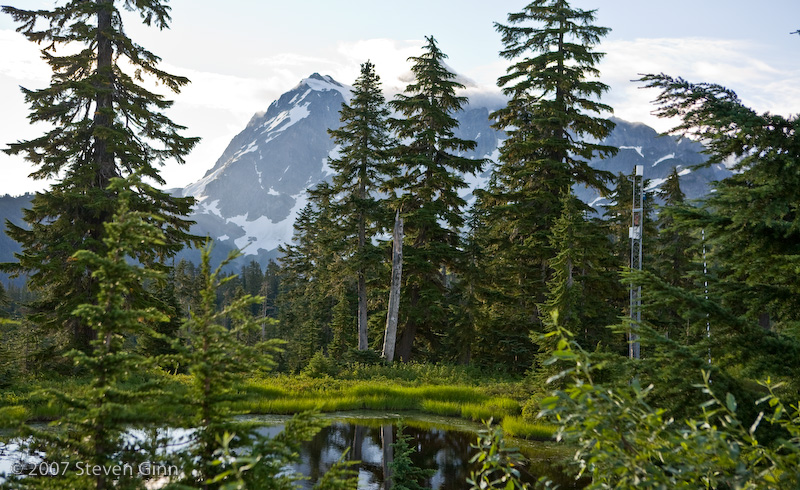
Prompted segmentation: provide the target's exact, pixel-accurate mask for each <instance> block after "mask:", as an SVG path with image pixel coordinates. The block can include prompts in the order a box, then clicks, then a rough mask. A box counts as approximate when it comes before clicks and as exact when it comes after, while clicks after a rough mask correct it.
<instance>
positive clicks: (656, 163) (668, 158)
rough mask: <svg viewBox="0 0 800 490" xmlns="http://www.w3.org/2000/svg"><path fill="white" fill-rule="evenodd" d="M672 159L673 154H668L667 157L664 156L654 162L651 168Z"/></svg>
mask: <svg viewBox="0 0 800 490" xmlns="http://www.w3.org/2000/svg"><path fill="white" fill-rule="evenodd" d="M673 158H675V154H674V153H670V154H669V155H665V156H663V157H661V158H659V159H658V160H656V162H655V163H654V164H653V166H654V167H655V166H656V165H658V164H659V163H661V162H663V161H666V160H672V159H673Z"/></svg>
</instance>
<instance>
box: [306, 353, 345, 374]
mask: <svg viewBox="0 0 800 490" xmlns="http://www.w3.org/2000/svg"><path fill="white" fill-rule="evenodd" d="M300 372H301V373H302V374H304V375H306V376H309V377H311V378H322V377H326V376H335V375H336V374H337V373H338V372H339V366H337V365H336V363H335V362H334V361H333V360H331V359H330V358H329V357H328V356H326V355H325V354H324V353H323V352H322V351H321V350H319V351H317V352H316V353H315V354H314V355H313V356H311V359H310V360H309V361H308V364H307V365H306V367H304V368H303V369H302V370H301V371H300Z"/></svg>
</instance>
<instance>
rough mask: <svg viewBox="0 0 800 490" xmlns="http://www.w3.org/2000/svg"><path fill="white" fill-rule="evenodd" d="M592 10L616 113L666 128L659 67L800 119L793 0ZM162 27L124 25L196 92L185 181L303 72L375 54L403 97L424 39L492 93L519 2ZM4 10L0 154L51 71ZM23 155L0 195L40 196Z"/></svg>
mask: <svg viewBox="0 0 800 490" xmlns="http://www.w3.org/2000/svg"><path fill="white" fill-rule="evenodd" d="M7 1H8V3H10V4H12V5H14V6H16V7H19V8H49V7H51V6H52V5H53V3H54V2H53V0H7ZM571 4H572V5H573V6H574V7H579V8H583V9H597V11H598V12H597V14H598V21H597V24H598V25H602V26H606V27H610V28H611V29H612V31H611V33H610V34H609V36H607V38H606V39H605V40H604V41H603V43H602V44H601V45H600V46H599V50H601V51H604V52H606V53H607V56H606V57H605V59H604V60H603V62H602V63H601V64H600V69H601V71H602V77H601V80H602V81H604V82H605V83H607V84H608V85H610V86H611V91H610V92H609V93H608V94H607V95H606V97H605V98H604V99H603V101H604V102H606V103H608V104H610V105H611V106H613V107H614V109H615V114H616V115H617V116H618V117H621V118H623V119H628V120H631V121H642V122H645V123H647V124H650V125H652V126H654V127H656V128H657V129H659V130H666V129H667V128H668V127H669V126H670V123H669V122H667V121H658V120H656V119H654V118H653V117H652V116H651V115H650V111H651V110H652V106H651V105H650V104H649V102H650V101H651V100H652V99H653V98H654V97H655V95H656V94H655V93H651V92H648V91H646V90H641V89H639V88H638V87H637V84H635V83H632V82H631V80H633V79H635V78H637V74H639V73H646V72H665V73H668V74H671V75H676V76H683V77H684V78H687V79H689V80H692V81H698V82H699V81H707V82H715V83H720V84H722V85H726V86H728V87H729V88H731V89H733V90H735V91H737V93H738V94H739V95H740V96H741V97H742V99H743V101H744V102H745V103H746V104H748V105H750V106H751V107H753V108H755V109H756V110H758V111H772V112H776V113H781V114H785V115H788V114H796V113H798V112H800V83H798V82H800V61H798V60H800V36H799V35H796V34H795V35H790V34H789V33H790V32H791V31H795V30H797V29H800V1H798V0H765V1H763V2H759V3H758V5H757V6H756V3H755V2H752V1H747V2H745V1H743V0H670V1H663V2H643V1H641V0H573V1H572V2H571ZM170 5H171V6H172V9H173V10H172V16H173V22H172V28H171V29H170V30H167V31H158V30H156V29H153V28H147V27H144V26H141V25H139V24H137V23H136V22H134V21H135V19H134V18H133V17H131V18H130V19H128V22H127V23H126V30H127V32H128V34H129V35H130V36H131V37H132V38H133V39H134V40H135V41H137V42H139V43H140V44H142V45H144V46H145V47H147V48H149V49H150V50H152V51H153V52H155V53H156V54H158V55H159V56H161V57H162V59H163V63H162V67H163V68H165V69H167V70H168V71H171V72H173V73H176V74H180V75H185V76H187V77H189V78H190V79H191V80H192V85H190V86H189V87H187V88H186V89H185V90H184V91H183V92H182V93H181V94H179V95H176V96H172V95H170V98H172V99H174V100H175V101H176V103H175V106H174V107H173V108H172V109H171V110H170V111H169V113H168V114H169V115H170V117H172V118H173V119H174V120H175V121H176V122H178V123H181V124H184V125H186V126H188V127H189V129H188V130H187V131H186V134H187V135H192V136H201V137H202V138H203V142H202V143H201V145H199V146H198V148H197V149H196V150H195V151H194V152H193V153H192V154H191V155H189V157H188V158H187V164H186V165H183V166H180V165H177V164H169V165H167V166H166V167H165V168H164V169H163V170H162V175H163V176H164V177H165V178H166V180H167V181H168V185H169V186H184V185H186V184H189V183H191V182H193V181H195V180H197V179H199V178H200V177H202V175H203V173H205V171H206V170H208V169H209V168H211V166H212V165H213V164H214V162H215V161H216V159H217V158H218V157H219V155H220V154H221V153H222V150H223V149H224V148H225V146H226V145H227V143H228V142H229V141H230V139H231V138H232V137H233V136H234V135H235V134H236V133H238V132H239V131H241V130H242V129H243V128H244V126H245V124H246V123H247V121H248V120H249V119H250V117H251V116H252V114H253V113H255V112H257V111H261V110H264V109H266V107H267V106H268V105H269V103H270V102H271V101H272V100H274V99H275V98H277V97H278V96H279V95H280V94H281V93H283V92H285V91H287V90H289V89H291V88H292V87H293V86H294V85H296V84H297V83H298V82H299V81H300V80H301V79H302V78H304V77H306V76H308V75H310V74H311V73H313V72H319V73H322V74H328V75H331V76H333V77H334V78H335V79H337V80H339V81H340V82H343V83H347V84H350V83H352V81H353V79H354V78H355V77H356V76H357V74H358V67H359V64H360V63H361V62H363V61H365V60H366V59H371V60H372V61H373V63H375V64H376V67H377V69H378V72H379V74H381V77H382V78H383V81H384V88H385V89H386V90H387V91H388V92H396V91H399V90H402V87H403V86H404V82H403V81H402V80H401V79H402V78H403V75H404V74H406V73H407V71H408V67H409V65H408V63H407V62H406V61H405V60H406V58H407V57H408V56H413V55H416V54H418V53H419V48H420V46H421V45H422V43H423V38H424V36H425V35H430V34H432V35H434V36H435V37H436V39H437V40H438V41H439V44H440V47H441V48H442V50H443V51H444V52H445V53H447V54H448V56H449V60H448V63H449V65H450V66H451V68H452V69H454V70H455V71H457V72H458V73H459V74H461V75H463V76H465V77H467V78H468V79H469V80H471V82H472V86H471V87H470V90H469V91H468V95H471V96H481V95H486V94H489V95H492V94H496V93H497V87H496V86H495V81H496V79H497V77H498V76H499V75H501V74H502V73H503V72H504V70H505V68H506V66H507V64H508V63H507V62H506V61H504V60H501V59H500V58H499V57H498V55H497V52H498V51H499V50H500V49H501V47H502V46H501V45H500V37H499V35H498V34H497V33H496V32H495V30H494V27H493V23H494V22H503V21H505V19H506V16H507V14H508V12H513V11H518V10H520V9H521V8H522V7H523V6H524V5H525V2H518V1H509V0H500V1H498V0H495V1H489V0H458V1H456V0H425V1H422V0H404V1H403V2H396V1H385V0H337V1H332V0H306V1H304V2H292V3H290V2H286V1H282V2H276V1H265V0H228V1H226V2H220V1H219V0H172V1H171V2H170ZM14 27H15V26H14V25H13V23H12V22H11V19H10V17H8V16H0V94H2V100H3V110H2V111H0V147H4V146H5V144H7V143H9V142H13V141H16V140H18V139H24V138H30V137H34V136H36V135H38V134H40V133H41V132H42V131H43V128H41V127H38V128H37V127H31V126H29V125H27V120H26V119H25V116H26V114H27V112H28V110H27V107H26V106H25V104H24V101H23V98H22V94H21V93H20V92H19V89H18V86H19V85H23V86H25V87H28V88H39V87H44V86H46V85H47V83H48V79H49V73H48V71H47V67H46V66H45V65H44V63H43V62H41V61H40V60H38V54H37V51H36V48H35V47H34V46H31V45H30V43H27V42H26V41H25V40H24V39H23V38H22V36H21V35H19V34H16V33H14V31H13V29H14ZM30 171H31V169H30V167H28V166H27V164H26V163H25V162H23V161H21V160H20V159H19V158H12V157H9V156H7V155H5V154H2V155H0V175H2V178H0V194H3V193H10V194H20V193H22V192H25V191H33V190H41V189H43V188H45V187H46V186H47V183H46V182H35V181H32V180H30V179H28V178H27V177H26V175H27V174H28V173H30Z"/></svg>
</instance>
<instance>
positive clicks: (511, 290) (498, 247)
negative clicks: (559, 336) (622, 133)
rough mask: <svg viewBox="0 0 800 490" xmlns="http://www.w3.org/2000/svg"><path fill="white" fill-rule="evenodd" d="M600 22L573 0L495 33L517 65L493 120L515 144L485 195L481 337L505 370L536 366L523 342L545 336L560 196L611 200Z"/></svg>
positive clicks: (535, 6) (538, 8)
mask: <svg viewBox="0 0 800 490" xmlns="http://www.w3.org/2000/svg"><path fill="white" fill-rule="evenodd" d="M594 18H595V15H594V11H584V10H580V9H573V8H571V7H570V5H569V3H568V2H567V1H565V0H536V1H534V2H531V3H530V4H528V5H527V6H526V7H525V8H524V9H523V10H522V11H521V12H518V13H512V14H509V16H508V22H509V24H508V25H504V24H495V27H496V29H497V30H498V31H499V32H500V34H501V35H502V39H503V44H504V46H505V47H504V49H503V50H502V51H501V52H500V55H501V56H502V57H504V58H506V59H508V60H510V61H512V65H511V66H510V67H509V68H508V69H507V73H506V74H505V75H503V76H502V77H500V78H499V80H498V85H499V86H501V87H503V93H504V94H506V95H507V96H508V97H509V98H510V100H509V102H508V104H507V105H506V107H504V108H502V109H500V110H498V111H497V112H495V113H493V114H492V116H491V117H492V118H493V119H495V120H496V121H497V122H496V124H495V127H496V128H497V129H500V130H503V131H505V132H506V133H507V136H508V138H507V139H505V140H504V141H503V144H502V146H501V148H500V157H499V162H498V164H497V166H496V167H495V169H494V173H493V175H492V178H491V180H490V184H489V188H488V189H487V191H486V192H483V193H481V195H480V196H479V205H480V206H482V207H483V208H484V217H483V225H482V226H481V237H480V240H481V242H482V243H483V244H484V247H485V248H486V254H485V257H486V261H485V263H484V264H482V266H481V268H482V269H483V270H484V271H485V273H484V276H485V284H484V285H483V286H482V288H481V293H480V294H481V301H482V302H483V303H484V305H485V310H486V311H485V313H484V314H483V315H482V316H483V320H482V321H483V324H482V325H481V326H480V329H479V331H480V338H481V341H482V342H481V343H482V344H484V347H485V349H486V353H487V355H488V354H489V353H491V355H492V356H494V357H498V356H499V357H500V358H502V359H503V361H504V362H505V363H507V364H509V363H512V362H518V361H519V360H520V357H522V358H523V359H530V356H531V355H532V353H533V351H534V349H533V346H532V345H531V344H530V342H526V341H524V338H525V337H527V335H528V332H529V331H531V330H532V329H533V330H538V329H539V325H540V324H539V316H540V315H539V312H538V311H537V308H536V305H537V304H542V303H543V302H544V299H545V297H544V295H545V291H546V290H547V281H548V280H549V278H550V277H549V276H550V274H549V271H548V262H549V261H550V260H551V258H552V257H553V256H554V255H555V251H554V250H552V248H551V246H550V235H551V229H552V227H553V224H554V222H555V221H556V219H558V217H559V216H560V215H561V212H562V209H561V202H560V198H561V196H563V195H565V194H566V193H567V192H568V191H569V189H570V188H572V187H573V186H574V185H584V186H588V187H591V188H595V189H598V190H600V191H601V192H606V187H605V182H606V181H607V180H608V178H609V177H610V175H609V174H608V173H607V172H601V171H597V170H594V169H593V168H592V167H591V166H590V165H589V160H591V159H592V158H593V157H595V156H597V155H600V156H606V155H609V154H613V153H614V152H615V149H614V148H611V147H608V146H604V145H601V144H597V143H594V142H593V141H599V140H602V139H603V138H604V137H606V136H608V134H609V133H610V132H611V130H612V128H613V126H614V125H613V123H612V122H611V121H609V120H608V119H604V118H602V117H599V116H598V115H597V114H599V113H603V112H610V111H611V108H610V107H609V106H607V105H605V104H602V103H600V102H598V101H596V100H595V99H597V98H599V97H600V96H601V95H602V94H603V93H604V92H605V91H606V90H607V89H608V87H607V86H606V85H605V84H603V83H600V82H599V81H596V80H593V78H594V77H597V76H598V74H599V72H598V70H597V68H596V67H595V65H596V64H597V62H598V61H599V60H600V58H601V57H602V53H598V52H596V51H594V49H593V47H594V45H596V44H597V43H598V42H599V41H600V39H601V38H602V37H603V36H604V35H605V34H606V33H607V32H608V29H607V28H604V27H597V26H595V25H593V23H592V22H593V21H594ZM531 22H533V23H535V24H536V25H535V26H529V25H527V24H528V23H531ZM583 210H585V211H589V208H588V207H584V209H583ZM583 210H582V211H583ZM520 339H523V340H520ZM507 346H513V348H514V350H508V348H507ZM523 364H525V363H523Z"/></svg>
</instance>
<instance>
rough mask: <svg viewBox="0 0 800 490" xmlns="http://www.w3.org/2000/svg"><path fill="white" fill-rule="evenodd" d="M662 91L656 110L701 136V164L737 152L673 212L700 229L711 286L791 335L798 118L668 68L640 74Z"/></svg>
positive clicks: (686, 225) (751, 316) (795, 318)
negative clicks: (704, 153)
mask: <svg viewBox="0 0 800 490" xmlns="http://www.w3.org/2000/svg"><path fill="white" fill-rule="evenodd" d="M642 80H643V81H644V82H646V84H647V86H648V87H654V88H658V89H660V90H661V94H660V95H659V96H658V98H657V99H656V102H657V104H658V106H659V108H658V110H657V114H658V115H659V116H663V117H674V116H678V117H681V118H682V120H683V122H682V123H681V124H680V125H679V126H678V127H677V128H675V131H683V132H686V133H689V134H691V135H694V136H696V137H698V138H699V139H701V140H702V141H703V142H704V143H705V144H706V146H707V148H708V152H709V153H710V155H711V157H710V158H709V160H708V162H707V165H713V164H718V163H722V162H725V161H727V160H728V159H738V160H737V163H736V165H735V167H734V169H735V170H736V171H737V172H736V173H735V174H734V175H733V176H731V177H729V178H727V179H725V180H722V181H720V182H717V183H715V184H714V192H712V193H710V194H709V195H708V196H707V197H706V198H705V200H704V201H703V203H702V206H701V207H699V208H692V207H683V208H680V209H679V210H676V212H675V213H674V215H675V220H676V221H677V222H679V223H680V225H681V227H682V228H683V229H684V230H687V231H688V230H700V229H703V230H705V236H706V240H707V245H708V249H709V257H708V260H709V261H714V262H716V264H717V267H718V268H719V270H718V272H717V273H718V276H719V279H718V280H717V281H716V282H715V283H714V284H713V287H714V288H715V289H716V290H717V291H718V292H719V294H720V295H721V296H722V299H723V301H724V305H725V306H726V307H727V308H730V310H731V311H733V312H735V313H736V314H738V315H740V316H741V317H743V318H745V319H747V320H748V321H749V322H758V323H759V324H760V325H761V326H762V327H765V328H768V329H769V328H774V329H776V330H785V331H786V332H790V331H791V332H793V333H795V334H796V332H797V328H798V326H800V314H798V312H800V286H799V284H800V283H798V281H797V274H796V270H797V267H798V264H800V225H799V223H800V221H799V220H800V212H799V211H800V209H799V208H800V177H798V176H800V174H798V172H796V170H795V169H796V168H797V165H798V157H797V155H800V143H799V142H800V138H798V134H797V127H798V124H799V123H798V121H800V119H798V117H796V116H794V117H790V118H785V117H782V116H779V115H773V114H769V113H766V114H757V113H756V112H755V111H753V110H752V109H749V108H747V107H745V106H743V105H742V103H741V101H740V100H739V98H738V97H737V96H736V94H735V93H733V92H732V91H730V90H728V89H726V88H724V87H721V86H719V85H714V84H705V83H701V84H693V83H689V82H686V81H685V80H683V79H680V78H677V79H676V78H671V77H668V76H666V75H648V76H646V77H644V78H643V79H642Z"/></svg>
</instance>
